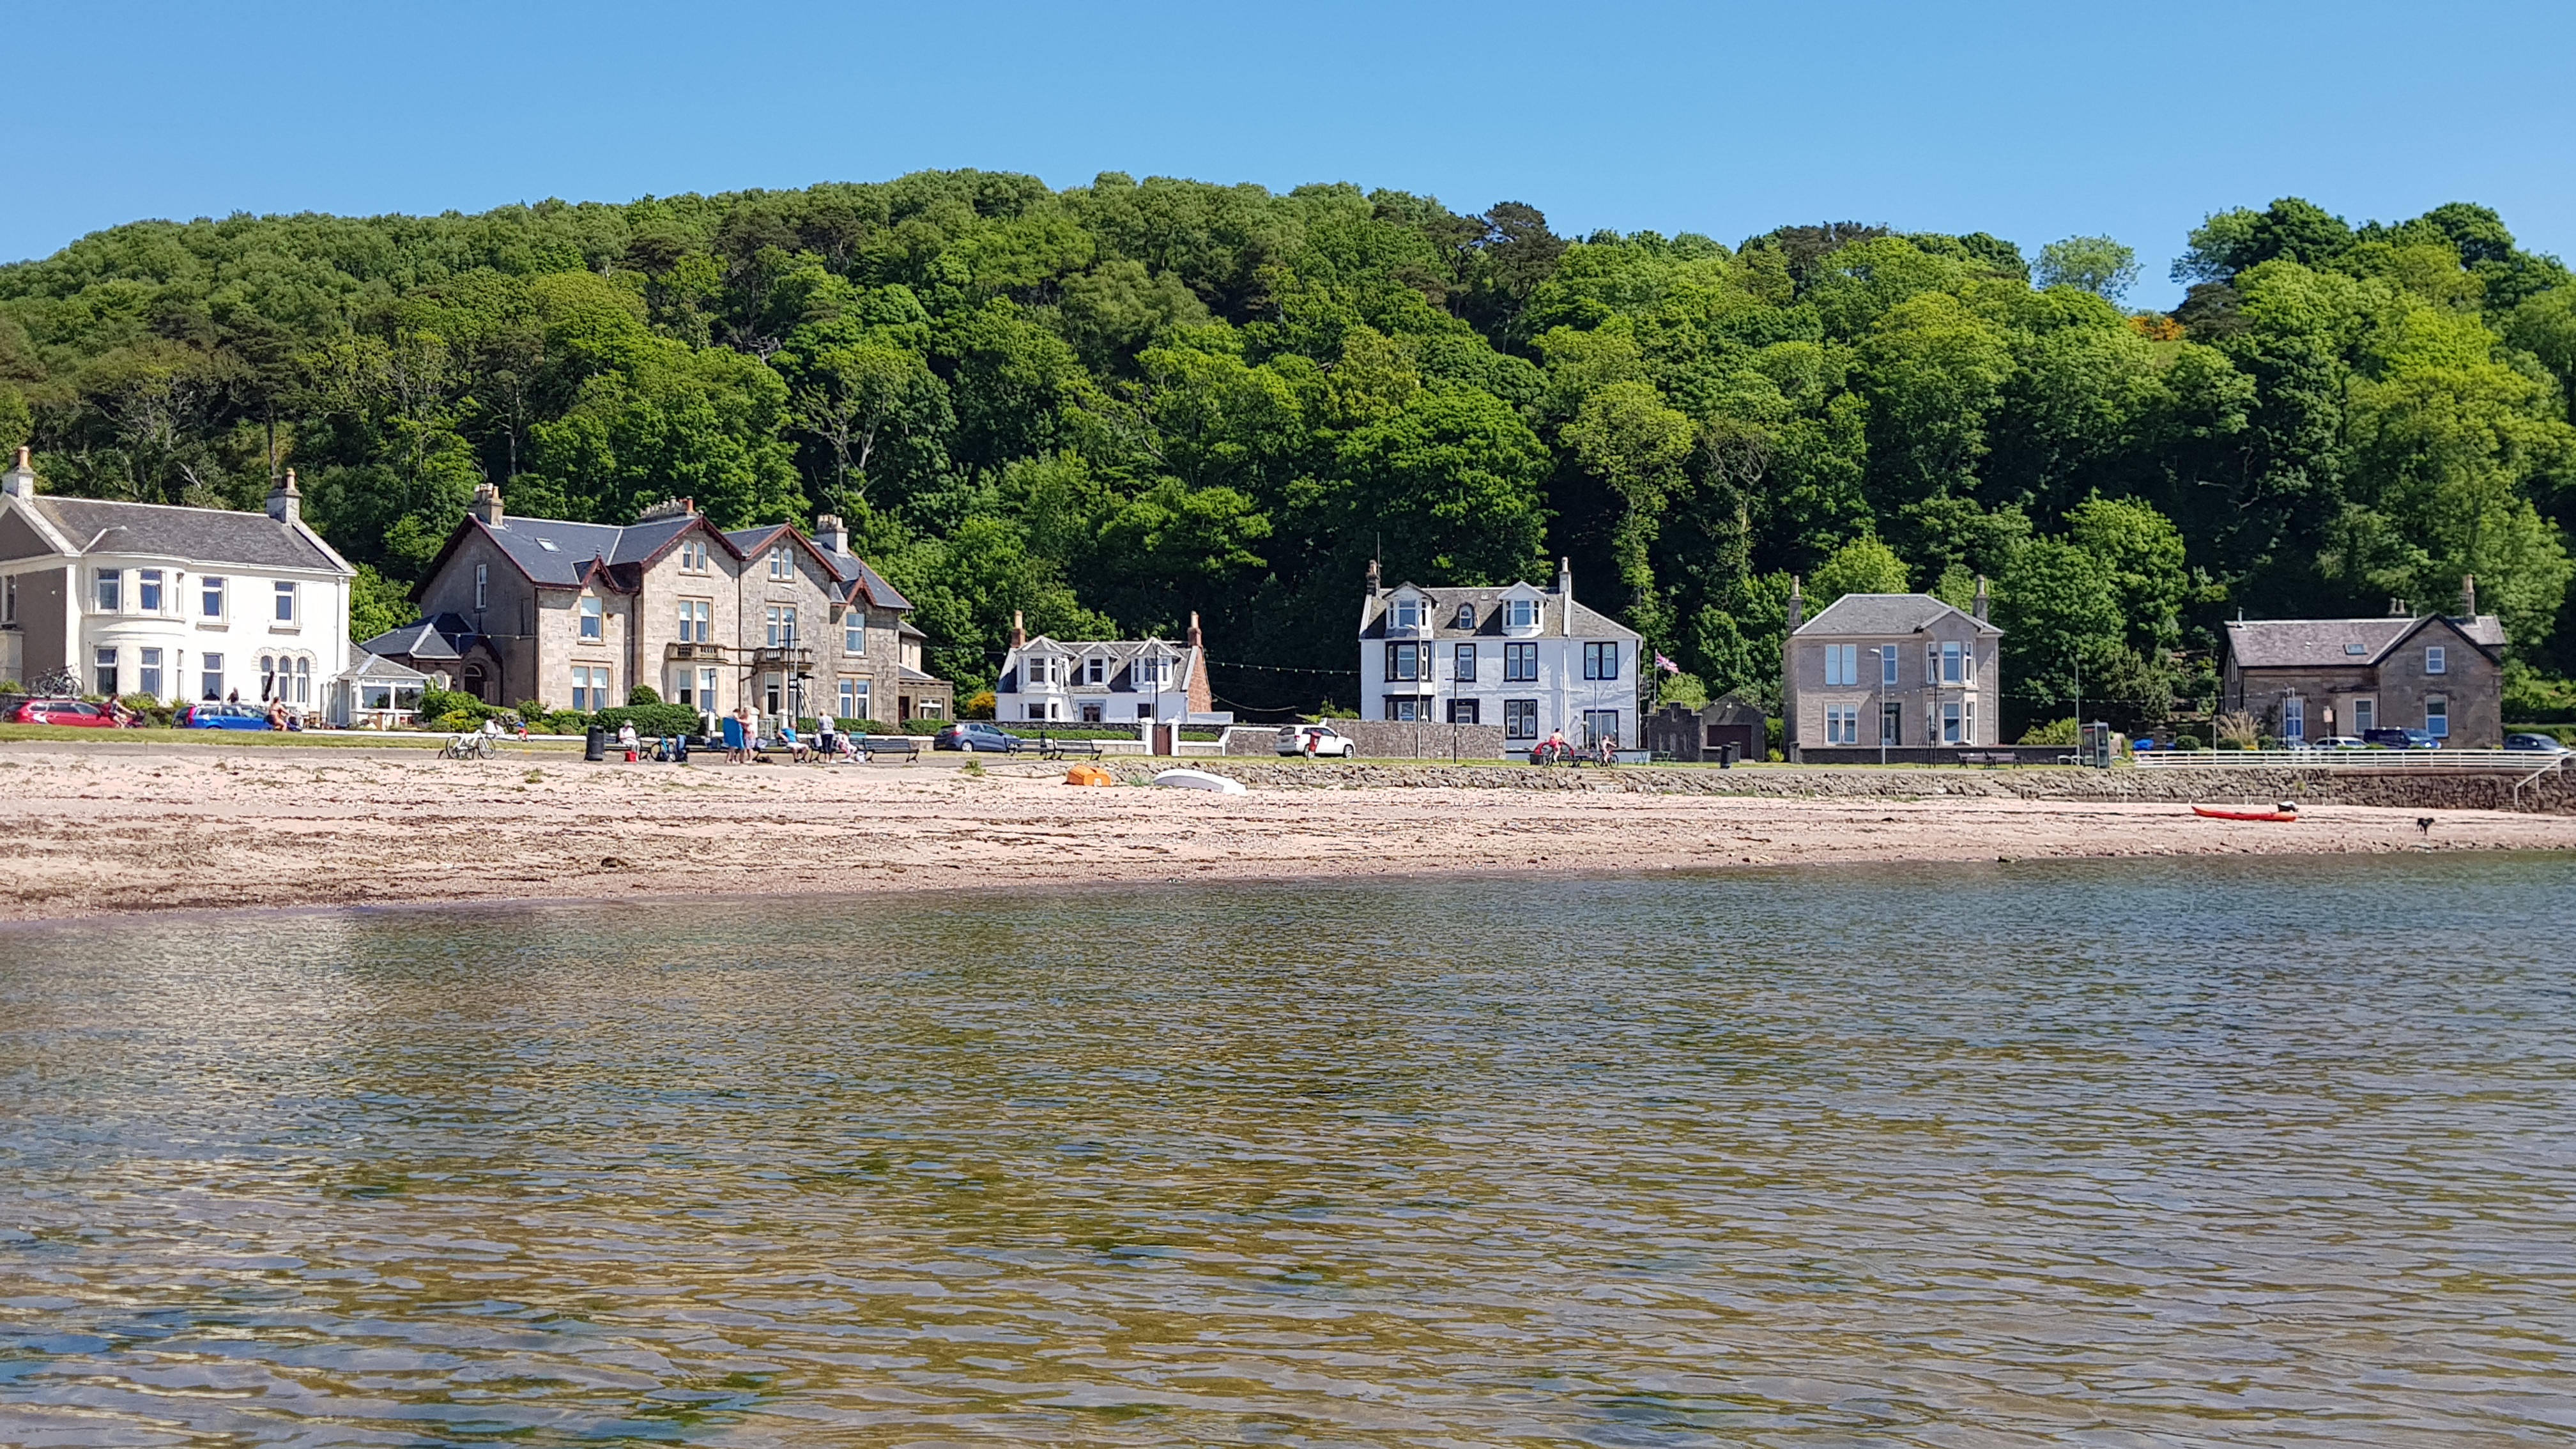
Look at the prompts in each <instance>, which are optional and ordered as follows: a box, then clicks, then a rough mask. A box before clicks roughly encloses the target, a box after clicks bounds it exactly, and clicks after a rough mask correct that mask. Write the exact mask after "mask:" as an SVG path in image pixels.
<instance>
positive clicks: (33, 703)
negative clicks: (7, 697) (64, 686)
mask: <svg viewBox="0 0 2576 1449" xmlns="http://www.w3.org/2000/svg"><path fill="white" fill-rule="evenodd" d="M9 723H11V724H49V725H72V726H75V727H78V728H81V729H94V730H112V729H114V728H116V721H115V720H114V719H113V718H111V717H110V716H109V714H108V711H107V706H105V705H103V704H91V703H89V702H88V701H86V700H78V699H31V700H28V701H27V702H26V703H24V704H22V705H19V706H18V707H17V708H16V709H14V710H12V711H10V713H9Z"/></svg>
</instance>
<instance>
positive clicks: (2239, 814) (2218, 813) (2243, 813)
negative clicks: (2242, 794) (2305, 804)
mask: <svg viewBox="0 0 2576 1449" xmlns="http://www.w3.org/2000/svg"><path fill="white" fill-rule="evenodd" d="M2191 813H2192V814H2194V815H2202V816H2206V817H2208V818H2209V819H2212V820H2296V819H2298V818H2299V812H2298V810H2297V809H2296V808H2294V807H2292V806H2290V805H2286V804H2285V805H2283V806H2281V807H2280V808H2279V809H2277V810H2221V809H2218V808H2217V807H2216V806H2212V805H2194V806H2193V807H2191Z"/></svg>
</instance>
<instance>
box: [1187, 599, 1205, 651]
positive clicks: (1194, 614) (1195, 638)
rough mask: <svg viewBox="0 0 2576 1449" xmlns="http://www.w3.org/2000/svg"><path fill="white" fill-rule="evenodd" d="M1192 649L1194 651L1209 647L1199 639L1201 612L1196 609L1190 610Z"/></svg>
mask: <svg viewBox="0 0 2576 1449" xmlns="http://www.w3.org/2000/svg"><path fill="white" fill-rule="evenodd" d="M1190 647H1191V648H1193V649H1204V648H1206V647H1207V646H1206V645H1205V644H1204V643H1203V642H1201V640H1200V637H1199V611H1198V610H1196V609H1192V610H1190Z"/></svg>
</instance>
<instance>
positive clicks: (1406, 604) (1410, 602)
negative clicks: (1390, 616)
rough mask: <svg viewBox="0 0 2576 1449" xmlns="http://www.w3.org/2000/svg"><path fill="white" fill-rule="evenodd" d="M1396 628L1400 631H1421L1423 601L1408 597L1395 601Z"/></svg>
mask: <svg viewBox="0 0 2576 1449" xmlns="http://www.w3.org/2000/svg"><path fill="white" fill-rule="evenodd" d="M1395 627H1396V628H1399V629H1419V628H1421V627H1422V601H1421V600H1420V599H1417V598H1414V597H1412V596H1411V595H1407V596H1405V597H1403V598H1400V599H1397V600H1396V601H1395Z"/></svg>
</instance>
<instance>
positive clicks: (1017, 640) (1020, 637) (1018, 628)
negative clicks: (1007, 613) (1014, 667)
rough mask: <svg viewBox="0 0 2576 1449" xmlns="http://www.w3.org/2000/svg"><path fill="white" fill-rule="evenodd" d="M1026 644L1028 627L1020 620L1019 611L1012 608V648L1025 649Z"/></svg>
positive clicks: (1027, 641) (1027, 642)
mask: <svg viewBox="0 0 2576 1449" xmlns="http://www.w3.org/2000/svg"><path fill="white" fill-rule="evenodd" d="M1028 644H1029V631H1028V628H1027V626H1025V625H1023V624H1022V623H1021V622H1020V611H1019V610H1017V609H1013V610H1012V611H1011V647H1012V648H1014V649H1025V648H1027V647H1028Z"/></svg>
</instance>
